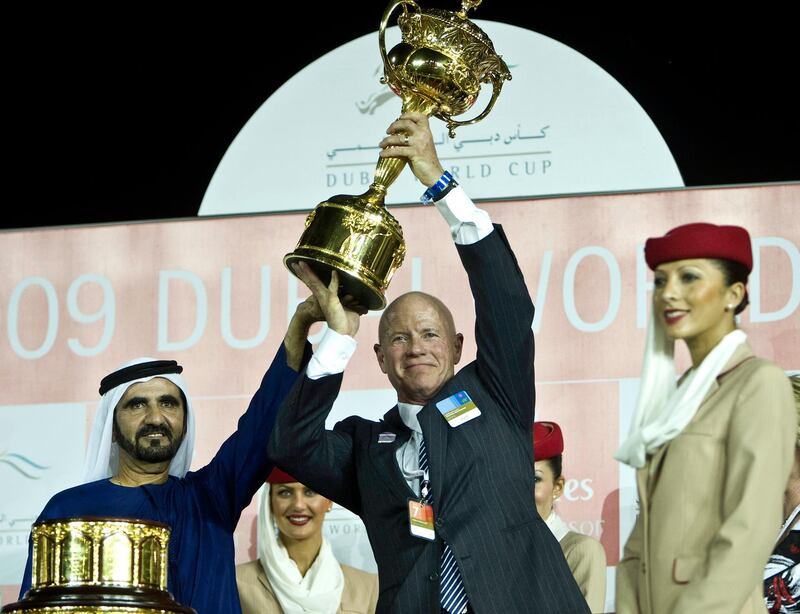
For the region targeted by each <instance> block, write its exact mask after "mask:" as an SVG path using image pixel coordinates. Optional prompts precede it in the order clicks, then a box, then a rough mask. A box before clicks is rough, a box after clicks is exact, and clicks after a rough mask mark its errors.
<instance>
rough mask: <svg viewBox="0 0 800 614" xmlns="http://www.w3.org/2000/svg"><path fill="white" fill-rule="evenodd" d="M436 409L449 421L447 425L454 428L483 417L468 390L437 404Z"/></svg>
mask: <svg viewBox="0 0 800 614" xmlns="http://www.w3.org/2000/svg"><path fill="white" fill-rule="evenodd" d="M436 409H438V410H439V413H441V414H442V416H444V419H445V420H447V424H449V425H450V426H452V427H454V428H455V427H457V426H461V425H462V424H464V423H465V422H469V421H470V420H474V419H475V418H477V417H478V416H480V415H481V410H480V409H478V406H477V405H475V401H473V400H472V399H471V398H470V396H469V394H467V391H466V390H461V391H459V392H456V393H455V394H454V395H453V396H450V397H447V398H446V399H442V400H441V401H439V402H438V403H437V404H436Z"/></svg>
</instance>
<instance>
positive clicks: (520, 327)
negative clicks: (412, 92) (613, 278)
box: [380, 113, 534, 429]
mask: <svg viewBox="0 0 800 614" xmlns="http://www.w3.org/2000/svg"><path fill="white" fill-rule="evenodd" d="M387 132H388V134H389V136H387V137H386V138H384V139H383V140H382V141H381V143H380V144H381V147H383V150H382V151H381V154H380V155H381V156H382V157H400V158H404V159H406V160H407V161H408V164H409V166H410V167H411V170H412V171H413V172H414V175H415V176H416V177H417V179H419V180H420V182H421V183H423V184H424V185H426V186H432V187H431V188H430V189H429V190H428V191H427V192H426V196H425V200H427V199H428V198H430V199H431V201H432V202H433V204H434V205H435V206H436V208H437V209H438V211H439V213H440V214H441V215H442V217H443V218H444V219H445V221H446V222H447V223H448V225H449V226H450V233H451V235H452V237H453V240H454V241H455V243H456V246H457V249H458V253H459V256H460V257H461V261H462V263H463V264H464V268H465V269H466V271H467V275H468V276H469V282H470V288H471V290H472V295H473V298H474V299H475V318H476V325H475V328H476V341H477V345H478V368H479V372H480V374H481V377H482V378H483V379H484V381H486V383H487V385H488V386H490V387H491V388H492V389H493V390H494V392H495V394H496V397H497V398H498V399H501V400H502V401H503V402H502V403H501V406H502V407H503V408H504V409H505V410H506V411H508V415H509V419H511V420H514V421H517V422H519V424H520V425H521V426H522V427H523V428H525V429H530V425H531V423H532V422H533V403H534V388H533V333H532V330H531V323H532V322H533V303H532V302H531V299H530V296H529V295H528V289H527V287H526V286H525V280H524V278H523V276H522V272H521V271H520V268H519V266H518V265H517V261H516V258H515V257H514V254H513V252H512V251H511V247H510V246H509V244H508V240H507V239H506V237H505V234H504V233H503V231H502V229H501V228H500V227H499V226H492V223H491V220H490V219H489V215H488V214H487V213H486V212H485V211H483V210H481V209H478V208H477V207H475V205H474V204H473V203H472V201H471V200H470V199H469V197H468V196H467V195H466V194H465V193H464V191H463V189H462V188H461V187H459V186H458V185H457V183H456V181H455V180H454V179H453V178H451V177H450V178H448V177H447V175H446V174H445V173H444V170H443V168H442V165H441V163H440V161H439V159H438V157H437V155H436V147H435V146H434V143H433V136H432V135H431V131H430V128H429V126H428V118H427V117H426V116H424V115H422V114H420V113H407V114H403V115H402V116H401V117H400V118H399V119H398V120H397V121H395V122H393V123H392V124H391V125H390V126H389V128H388V129H387Z"/></svg>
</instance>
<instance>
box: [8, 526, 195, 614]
mask: <svg viewBox="0 0 800 614" xmlns="http://www.w3.org/2000/svg"><path fill="white" fill-rule="evenodd" d="M31 541H32V542H33V558H32V560H31V588H30V590H28V592H27V593H25V596H24V598H23V599H21V600H20V601H18V602H16V603H11V604H9V605H7V606H5V607H3V609H2V613H3V614H56V613H58V614H197V612H195V611H194V610H193V609H192V608H187V607H185V606H182V605H180V604H178V603H177V602H176V601H175V600H174V599H173V598H172V595H170V594H169V592H168V591H167V554H168V547H169V527H168V526H167V525H165V524H162V523H160V522H153V521H150V520H128V519H123V518H68V519H64V520H47V521H42V522H37V523H36V524H34V525H33V528H32V530H31Z"/></svg>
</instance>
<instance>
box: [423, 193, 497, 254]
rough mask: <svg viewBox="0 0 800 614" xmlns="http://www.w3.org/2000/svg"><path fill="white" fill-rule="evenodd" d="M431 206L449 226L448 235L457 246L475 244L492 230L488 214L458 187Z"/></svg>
mask: <svg viewBox="0 0 800 614" xmlns="http://www.w3.org/2000/svg"><path fill="white" fill-rule="evenodd" d="M433 204H434V205H435V206H436V208H437V209H438V210H439V213H441V214H442V217H443V218H444V219H445V221H446V222H447V223H448V224H449V225H450V234H451V235H452V236H453V241H455V242H456V243H457V244H458V245H471V244H472V243H477V242H478V241H480V240H481V239H483V238H484V237H486V236H488V235H489V234H490V233H491V232H492V230H494V227H493V226H492V220H491V218H489V214H488V213H486V211H484V210H483V209H478V208H477V207H476V206H475V203H473V202H472V200H470V197H469V196H467V193H466V192H464V188H462V187H461V186H460V185H459V186H456V187H455V188H453V189H452V190H450V192H448V193H447V195H446V196H445V197H444V198H442V199H441V200H437V201H435V202H434V203H433Z"/></svg>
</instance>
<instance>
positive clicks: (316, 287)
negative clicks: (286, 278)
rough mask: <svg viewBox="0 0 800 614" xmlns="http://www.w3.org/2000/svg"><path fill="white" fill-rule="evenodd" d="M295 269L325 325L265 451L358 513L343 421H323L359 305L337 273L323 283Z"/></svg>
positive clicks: (335, 390) (348, 438) (302, 266)
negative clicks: (342, 290) (328, 425)
mask: <svg viewBox="0 0 800 614" xmlns="http://www.w3.org/2000/svg"><path fill="white" fill-rule="evenodd" d="M294 270H295V273H296V274H297V276H298V277H299V278H300V279H301V280H302V281H303V282H304V283H305V284H306V285H307V286H308V287H309V288H310V289H311V291H312V295H313V300H314V301H315V302H316V304H317V305H318V306H319V308H320V311H321V314H322V315H323V316H324V318H325V321H326V322H327V324H328V329H329V330H328V331H327V332H326V334H325V336H324V338H323V340H322V341H321V342H320V345H319V346H318V347H317V350H316V352H315V353H314V356H313V357H312V359H311V361H310V362H309V366H308V368H307V369H306V370H305V373H304V375H303V377H301V378H300V381H298V382H297V384H296V385H295V387H294V388H293V389H292V392H291V394H290V395H289V396H288V397H287V398H286V401H285V402H284V404H283V407H282V408H281V410H280V413H279V416H278V420H277V423H276V425H275V429H274V430H273V433H272V437H271V438H270V443H269V450H268V453H269V456H270V458H271V459H272V460H273V461H274V462H275V464H276V465H278V466H279V467H281V468H282V469H284V470H285V471H287V472H289V473H290V474H292V475H293V476H295V477H296V478H297V479H298V480H300V481H301V482H303V483H304V484H307V485H308V486H310V487H311V488H313V489H314V490H315V491H317V492H319V493H320V494H322V495H324V496H326V497H328V498H330V499H332V500H334V501H336V502H337V503H339V504H341V505H343V506H345V507H347V508H348V509H350V510H351V511H353V512H355V513H358V512H359V511H360V497H359V494H358V489H357V485H356V479H355V469H354V462H353V441H352V437H351V434H350V432H349V430H348V427H347V422H345V423H344V424H343V425H341V426H340V425H337V428H336V430H334V431H327V430H326V429H325V420H326V418H327V416H328V413H329V412H330V410H331V408H332V407H333V403H334V401H335V400H336V396H337V395H338V393H339V387H340V386H341V382H342V375H341V372H342V371H343V370H344V367H345V365H346V363H347V360H348V359H349V356H350V355H351V354H352V351H353V350H354V349H355V341H354V339H353V336H354V335H355V334H356V332H357V331H358V325H359V317H360V316H359V314H360V313H363V312H364V310H363V309H362V308H361V307H360V306H358V305H353V304H352V303H351V302H350V301H349V300H348V299H347V298H345V299H344V302H345V304H347V305H348V307H345V306H344V305H343V304H342V301H341V300H340V299H339V297H338V295H337V293H338V275H337V274H336V272H334V273H333V275H332V276H331V283H330V285H329V286H327V287H326V286H325V285H324V284H323V283H322V282H321V281H320V280H319V279H318V278H317V276H316V275H314V273H313V271H311V269H310V268H309V267H308V266H307V265H306V264H305V263H300V264H299V265H297V266H296V267H295V269H294Z"/></svg>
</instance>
